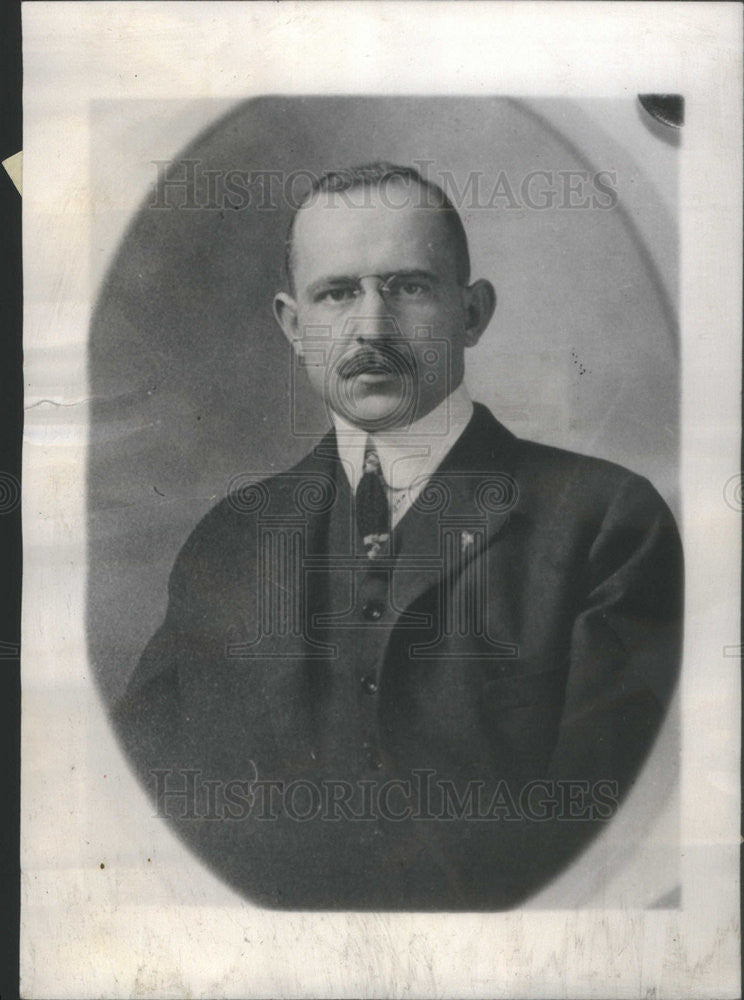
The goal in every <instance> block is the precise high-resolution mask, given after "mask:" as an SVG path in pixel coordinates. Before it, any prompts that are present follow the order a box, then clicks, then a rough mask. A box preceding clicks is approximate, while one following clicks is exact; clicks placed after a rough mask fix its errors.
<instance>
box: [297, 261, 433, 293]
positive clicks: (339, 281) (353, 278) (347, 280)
mask: <svg viewBox="0 0 744 1000" xmlns="http://www.w3.org/2000/svg"><path fill="white" fill-rule="evenodd" d="M393 275H395V276H396V277H400V278H428V279H429V280H430V281H436V282H438V281H440V280H441V279H440V278H439V275H437V274H434V272H433V271H427V270H426V269H424V268H420V267H417V268H404V269H402V270H400V271H383V272H382V274H377V275H374V277H377V278H381V279H382V280H383V282H384V281H388V280H389V279H390V278H392V277H393ZM362 277H364V278H367V277H370V275H366V274H365V275H362ZM359 280H360V276H359V275H358V274H357V275H355V274H329V275H327V276H325V277H323V278H318V279H317V280H316V281H313V282H311V284H309V285H308V286H307V288H306V290H305V292H306V294H307V295H313V294H314V293H315V292H317V291H319V290H320V289H321V288H327V287H328V286H329V285H355V284H357V283H358V282H359Z"/></svg>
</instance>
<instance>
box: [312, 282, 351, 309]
mask: <svg viewBox="0 0 744 1000" xmlns="http://www.w3.org/2000/svg"><path fill="white" fill-rule="evenodd" d="M356 294H357V290H356V288H355V287H354V286H353V285H332V286H331V287H330V288H322V289H321V290H320V291H319V292H318V293H317V295H316V296H315V301H316V302H333V303H335V304H340V303H342V302H351V301H352V299H354V298H355V297H356Z"/></svg>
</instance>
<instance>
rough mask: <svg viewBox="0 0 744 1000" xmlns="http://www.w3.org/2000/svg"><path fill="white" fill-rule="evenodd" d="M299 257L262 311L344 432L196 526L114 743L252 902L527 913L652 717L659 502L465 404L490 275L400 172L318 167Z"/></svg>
mask: <svg viewBox="0 0 744 1000" xmlns="http://www.w3.org/2000/svg"><path fill="white" fill-rule="evenodd" d="M287 265H288V281H289V287H288V290H287V291H284V292H280V293H279V294H278V295H277V296H276V298H275V302H274V310H275V315H276V318H277V321H278V323H279V325H280V327H281V329H282V330H283V332H284V334H285V335H286V337H287V338H288V340H289V341H290V343H291V345H292V348H293V350H295V351H296V352H297V354H298V356H299V359H300V361H301V363H302V365H303V367H304V368H305V370H306V371H307V374H308V376H309V378H310V381H311V383H312V384H313V386H314V387H315V389H316V390H317V391H318V392H319V393H321V394H322V396H323V398H324V400H325V401H326V404H327V406H328V411H329V417H330V420H331V421H332V429H331V431H329V433H328V434H327V435H326V437H325V438H324V439H323V440H322V441H321V443H320V444H319V445H318V446H317V447H316V448H315V449H314V450H313V452H312V453H311V454H310V455H308V456H307V457H306V458H305V459H304V460H303V461H302V462H300V463H299V464H298V465H297V466H295V467H294V468H293V469H291V470H289V471H288V472H287V473H283V474H280V475H278V476H275V477H273V478H270V479H268V480H264V481H261V482H255V483H254V482H248V483H247V484H246V485H245V487H244V488H242V489H238V490H236V491H235V492H234V493H232V494H231V495H230V496H228V497H227V498H226V500H224V501H223V502H222V503H220V504H219V505H218V506H217V507H216V508H215V509H214V510H212V511H211V512H210V513H209V514H208V515H207V516H206V517H205V518H204V519H203V521H202V522H201V523H200V524H199V525H198V526H197V528H196V529H195V531H194V532H193V534H192V535H191V537H190V538H189V540H188V541H187V543H186V545H185V546H184V548H183V550H182V551H181V553H180V555H179V557H178V559H177V561H176V564H175V567H174V570H173V573H172V575H171V580H170V585H169V604H168V611H167V614H166V619H165V622H164V624H163V626H162V627H161V629H160V630H159V631H158V632H157V634H156V635H155V636H154V638H153V639H152V641H151V642H150V644H149V645H148V647H147V650H146V651H145V653H144V655H143V657H142V660H141V662H140V665H139V668H138V670H137V672H136V674H135V677H134V678H133V681H132V683H131V684H130V687H129V690H128V692H127V695H126V697H125V699H124V702H123V703H122V705H121V706H120V708H119V712H118V719H119V723H120V725H121V731H122V734H123V736H124V738H125V740H126V742H127V744H128V746H129V747H130V749H131V752H132V754H133V755H134V757H135V760H136V761H137V764H138V767H139V768H140V770H141V771H142V772H143V775H144V776H145V779H146V780H147V781H148V784H149V785H150V786H151V787H154V788H155V791H156V794H157V796H158V802H159V806H160V807H161V808H162V809H163V811H164V812H165V813H166V814H168V815H171V816H172V817H173V818H174V819H176V820H177V822H178V827H179V830H180V832H181V833H182V834H183V835H184V836H185V837H186V838H187V839H188V840H189V842H190V843H191V844H192V846H193V847H194V848H195V849H196V850H197V851H198V852H199V853H200V854H201V855H202V856H204V857H205V858H206V859H207V860H208V861H209V862H210V864H211V865H212V866H213V867H214V869H215V870H216V871H217V872H218V873H219V874H221V875H222V876H223V877H225V878H226V879H227V880H228V881H229V882H230V883H231V884H232V885H234V886H236V887H238V888H240V889H241V890H242V891H244V892H247V893H248V894H250V895H252V896H253V897H254V898H256V899H258V900H260V901H262V902H264V903H268V904H269V905H274V906H286V907H292V908H307V907H310V908H318V907H325V908H341V909H345V908H409V909H423V908H434V909H476V908H498V907H504V906H512V905H515V904H516V903H518V902H519V901H520V900H522V899H524V898H525V897H526V896H528V895H529V894H530V893H531V892H534V891H535V890H536V889H537V888H539V886H541V885H542V884H544V883H545V881H546V880H547V879H549V878H550V877H551V876H553V875H554V874H555V873H556V872H557V871H559V870H560V868H561V867H562V866H563V865H565V864H566V863H567V862H568V861H569V860H570V859H571V858H572V857H574V856H575V855H576V853H577V852H578V851H579V849H580V848H581V847H582V846H583V845H584V844H585V843H586V842H587V840H588V838H589V837H590V836H592V835H593V834H594V833H595V832H596V831H597V829H599V828H601V826H602V824H603V823H604V822H605V821H606V820H607V818H608V817H609V816H611V815H612V812H613V811H614V809H615V807H616V806H617V804H618V802H619V801H620V800H621V799H622V797H623V795H624V794H625V793H626V792H627V790H628V788H629V787H630V785H631V784H632V782H633V780H634V778H635V776H636V774H637V772H638V768H639V767H640V765H641V763H642V762H643V760H644V758H645V756H646V754H647V752H648V750H649V748H650V746H651V744H652V742H653V740H654V737H655V734H656V732H657V730H658V726H659V724H660V721H661V719H662V718H663V714H664V709H665V707H666V705H667V703H668V700H669V697H670V693H671V690H672V688H673V685H674V681H675V677H676V672H677V665H678V656H679V623H680V615H681V575H682V574H681V554H680V547H679V541H678V536H677V532H676V529H675V526H674V523H673V520H672V517H671V515H670V513H669V511H668V510H667V508H666V506H665V505H664V503H663V501H662V500H661V498H660V497H659V496H658V494H657V493H656V492H655V490H654V489H653V487H652V486H651V485H650V484H649V483H648V482H647V481H646V480H644V479H641V478H640V477H638V476H636V475H634V474H632V473H631V472H628V471H627V470H625V469H622V468H620V467H619V466H616V465H613V464H610V463H608V462H604V461H601V460H598V459H590V458H586V457H584V456H580V455H576V454H572V453H569V452H565V451H560V450H558V449H554V448H549V447H545V446H540V445H537V444H533V443H530V442H527V441H521V440H519V439H517V438H516V437H514V435H512V434H511V433H510V432H509V431H508V430H507V429H506V428H505V427H503V426H502V425H501V424H499V423H498V421H497V420H496V419H495V418H494V417H493V416H492V414H491V413H490V412H489V411H488V410H487V409H486V408H485V407H483V406H482V405H480V404H477V403H475V404H474V403H473V402H472V401H471V400H470V398H469V396H468V394H467V391H466V389H465V386H464V381H463V376H464V369H465V350H466V348H468V347H472V346H473V345H475V344H476V343H477V342H478V340H479V338H480V337H481V335H482V334H483V333H484V331H485V330H486V328H487V326H488V324H489V322H490V320H491V317H492V315H493V312H494V308H495V302H496V296H495V293H494V290H493V288H492V286H491V285H490V284H489V283H488V282H487V281H484V280H479V281H475V282H472V283H471V281H470V263H469V255H468V247H467V240H466V236H465V233H464V230H463V227H462V223H461V221H460V219H459V216H458V214H457V212H456V211H455V209H454V208H453V206H452V205H451V204H450V203H449V201H448V200H447V198H446V196H445V195H444V193H443V192H442V191H441V190H440V189H439V188H438V187H436V185H433V184H431V183H430V182H427V181H425V180H424V179H423V178H422V177H421V176H420V175H419V174H418V173H417V172H416V171H415V170H413V169H411V168H406V167H397V166H393V165H390V164H373V165H371V166H367V167H361V168H353V169H351V170H347V171H341V172H334V173H331V174H327V175H324V177H322V178H321V179H320V181H319V182H318V183H317V184H316V185H315V186H314V188H313V190H312V191H311V192H310V194H309V195H308V197H307V199H306V200H305V202H304V203H303V205H302V206H301V207H300V209H299V210H298V211H297V212H296V214H295V216H294V218H293V220H292V226H291V229H290V234H289V239H288V257H287ZM259 793H260V794H259ZM169 806H172V808H169Z"/></svg>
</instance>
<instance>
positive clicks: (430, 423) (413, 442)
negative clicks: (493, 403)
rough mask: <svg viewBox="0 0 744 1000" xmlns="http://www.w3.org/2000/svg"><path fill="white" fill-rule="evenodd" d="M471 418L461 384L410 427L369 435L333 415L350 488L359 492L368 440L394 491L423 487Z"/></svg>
mask: <svg viewBox="0 0 744 1000" xmlns="http://www.w3.org/2000/svg"><path fill="white" fill-rule="evenodd" d="M472 414H473V403H472V400H471V399H470V396H469V395H468V391H467V389H466V388H465V385H464V384H463V383H462V382H461V383H460V385H459V386H458V387H457V389H455V390H454V391H453V392H451V393H450V395H449V396H447V398H446V399H444V400H443V401H442V402H441V403H440V404H439V406H437V407H436V408H435V409H433V410H432V411H431V412H430V413H427V414H426V415H425V416H423V417H421V418H420V419H419V420H416V421H415V422H414V423H412V424H410V425H409V426H408V427H396V428H393V429H392V430H389V431H383V432H381V433H377V434H368V433H367V431H365V430H362V429H361V428H359V427H355V426H354V424H351V423H349V421H348V420H346V419H345V418H344V417H341V416H339V415H338V414H337V413H335V412H332V413H331V416H332V419H333V423H334V426H335V428H336V440H337V442H338V454H339V458H340V459H341V461H342V463H343V466H344V469H345V471H346V475H347V477H348V479H349V482H350V484H351V488H352V489H353V490H356V487H357V483H358V482H359V480H360V479H361V477H362V470H363V466H364V452H365V447H366V443H367V438H368V437H370V438H371V439H372V443H373V445H374V447H375V450H376V451H377V454H378V455H379V456H380V466H381V468H382V474H383V476H384V477H385V482H386V483H387V484H388V486H389V487H390V488H391V489H393V490H407V489H408V488H409V487H410V486H412V485H413V484H416V483H418V482H420V483H421V484H423V482H424V481H425V480H426V479H428V477H429V476H431V475H432V473H433V472H435V471H436V469H437V468H438V467H439V465H440V464H441V462H442V459H443V458H444V457H445V455H446V454H447V452H448V451H449V450H450V449H451V448H452V446H453V444H454V443H455V442H456V441H457V439H458V438H459V437H460V435H461V434H462V432H463V431H464V430H465V428H466V426H467V425H468V423H469V421H470V418H471V416H472Z"/></svg>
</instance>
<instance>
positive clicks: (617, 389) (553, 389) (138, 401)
mask: <svg viewBox="0 0 744 1000" xmlns="http://www.w3.org/2000/svg"><path fill="white" fill-rule="evenodd" d="M633 101H634V98H633V97H632V96H629V97H628V103H629V104H630V103H632V102H633ZM620 103H621V102H617V101H608V102H599V101H598V102H588V104H586V103H585V105H584V106H583V107H582V106H578V105H576V104H573V103H570V102H566V101H558V100H555V101H553V100H545V101H540V102H535V101H530V102H521V101H515V100H507V99H504V98H498V99H497V98H447V99H443V98H418V97H417V98H343V97H338V98H328V97H322V98H283V97H267V98H261V99H258V100H251V101H247V102H246V103H245V104H243V105H241V106H240V107H239V108H238V109H237V110H233V111H231V112H230V113H229V114H228V115H227V116H223V117H220V113H221V110H222V109H221V107H220V105H218V104H217V103H216V104H215V119H216V124H215V125H214V126H213V127H212V128H211V129H210V130H209V131H208V132H206V133H204V134H202V135H201V136H199V137H198V138H197V139H196V140H195V141H194V142H193V144H192V145H191V146H190V147H189V149H188V150H185V151H184V152H183V153H182V154H181V158H190V159H196V160H199V161H201V163H202V166H203V168H205V169H210V170H211V169H214V170H220V169H224V170H231V169H239V170H247V171H257V170H283V171H286V172H289V171H292V170H297V169H300V168H302V169H305V170H309V171H311V172H313V173H316V174H317V173H319V172H321V171H322V170H324V169H328V168H330V167H337V166H344V165H349V164H354V163H359V162H365V161H369V160H373V159H388V160H392V161H394V162H399V163H410V162H411V161H413V160H433V161H434V164H433V165H432V167H431V168H430V172H429V175H430V176H431V178H432V179H434V180H437V179H438V178H437V174H438V172H440V171H452V173H453V174H454V175H455V177H456V178H457V181H458V184H459V186H460V187H461V188H462V187H463V186H464V185H465V183H466V179H467V177H468V174H469V172H470V171H480V172H481V173H482V174H483V175H484V179H483V190H484V191H486V192H488V193H490V191H491V190H492V187H493V184H494V182H495V179H496V176H497V175H498V174H499V172H500V171H504V172H505V174H506V176H507V177H508V179H509V181H510V184H511V186H512V188H513V189H514V190H515V192H516V194H517V197H519V184H520V182H521V180H522V178H523V177H524V176H525V174H527V173H528V172H529V171H531V170H538V169H539V170H547V171H551V172H554V173H555V172H557V171H561V170H582V169H583V170H589V171H591V172H594V171H597V170H614V171H616V175H617V186H616V190H617V194H618V203H617V205H616V206H615V207H614V208H613V209H611V210H601V209H577V208H574V209H570V208H568V209H567V208H561V207H555V208H552V209H545V210H535V209H531V208H528V207H520V208H508V207H505V200H504V199H502V200H501V201H500V202H499V207H495V208H488V209H476V208H473V209H472V210H470V209H469V208H468V207H465V208H464V209H463V211H462V215H463V219H464V223H465V227H466V231H467V233H468V237H469V241H470V245H471V254H472V260H473V275H474V277H480V276H483V277H487V278H489V279H490V280H491V281H492V282H493V283H494V285H495V287H496V290H497V293H498V296H499V305H498V309H497V313H496V317H495V318H494V320H493V322H492V324H491V327H490V328H489V330H488V331H487V332H486V334H485V335H484V337H483V340H482V342H481V344H480V345H479V346H478V347H477V348H475V349H473V350H472V351H470V352H468V374H467V383H468V386H469V388H470V391H471V394H472V395H473V397H474V398H475V399H478V400H480V401H481V402H483V403H485V404H487V405H488V406H490V408H491V409H492V410H493V411H494V413H495V414H496V416H497V417H499V418H500V419H501V420H503V422H504V423H506V424H507V426H509V427H510V428H511V429H512V430H513V431H515V433H517V434H519V435H522V436H526V437H531V438H533V439H537V440H541V441H545V442H547V443H551V444H555V445H559V446H562V447H567V448H572V449H574V450H577V451H582V452H585V453H589V454H595V455H600V456H602V457H604V458H609V459H612V460H614V461H618V462H620V463H622V464H624V465H627V466H629V467H631V468H632V469H634V470H635V471H637V472H640V473H642V474H644V475H647V476H649V478H651V480H652V481H653V482H654V483H655V485H656V486H657V487H658V488H659V489H660V491H661V492H662V494H663V495H664V496H665V497H666V498H667V500H668V501H669V502H670V503H671V505H672V507H673V509H676V506H677V502H676V470H677V446H678V409H679V393H678V361H677V356H678V344H677V325H676V312H675V305H676V274H677V243H676V223H675V219H674V218H673V215H672V214H671V213H670V211H669V205H670V203H671V204H672V205H674V204H675V202H676V164H675V163H674V159H673V157H672V158H670V153H669V148H668V147H670V146H671V145H672V135H671V133H670V134H669V135H667V136H665V135H664V134H663V133H662V132H660V130H659V127H658V126H656V125H654V124H653V123H651V122H650V121H649V122H646V121H645V120H644V114H645V112H642V111H640V109H638V110H637V111H636V110H634V112H633V115H632V117H629V116H628V114H627V110H628V109H627V108H625V109H623V108H619V107H618V105H619V104H620ZM118 110H119V111H120V110H121V109H118ZM99 112H100V113H108V114H111V113H117V109H116V108H111V107H109V108H107V109H99ZM621 112H625V113H621ZM163 120H164V127H166V126H167V105H166V106H164V107H163ZM618 121H620V122H628V121H632V122H633V123H634V124H633V126H631V127H626V128H625V130H624V134H619V133H618V128H617V127H616V125H617V122H618ZM603 123H605V124H603ZM634 128H636V129H638V130H639V134H641V133H642V132H643V130H646V129H647V134H651V135H652V136H653V141H654V142H656V143H658V148H659V162H663V163H664V171H663V173H662V175H661V177H659V169H658V162H643V160H642V159H641V160H640V161H639V159H638V158H637V151H636V149H635V148H634V145H633V136H634V132H633V129H634ZM665 146H666V147H667V148H666V149H665ZM638 148H643V149H648V146H647V145H645V144H639V147H638ZM670 165H671V169H670ZM95 167H96V159H95V154H94V155H93V171H94V175H95ZM175 169H176V170H177V169H178V168H175ZM654 174H656V177H655V178H654V177H653V175H654ZM154 177H155V171H154V169H153V178H154ZM660 184H661V185H662V187H660ZM151 201H152V197H148V199H147V200H146V202H145V204H144V205H143V206H142V208H141V210H140V212H139V213H138V214H137V216H136V218H135V220H134V221H133V223H132V225H131V227H130V228H129V230H128V232H127V234H126V235H125V237H124V240H123V241H122V245H121V247H120V249H119V252H118V254H117V255H116V257H115V259H114V262H113V264H112V266H111V268H110V270H109V273H108V275H107V277H106V280H105V282H104V284H103V286H102V289H101V293H100V296H99V300H98V303H97V307H96V310H95V314H94V318H93V322H92V327H91V335H90V354H89V377H90V388H91V392H90V395H91V398H92V404H91V436H90V452H89V470H88V471H89V490H88V501H89V595H88V635H89V644H90V651H91V659H92V662H93V663H94V665H95V669H96V674H97V677H98V679H99V682H100V684H101V688H102V693H103V694H104V697H105V698H106V699H107V700H111V699H113V698H115V697H116V696H118V695H119V694H120V693H121V692H122V690H123V688H124V686H125V684H126V682H127V680H128V678H129V676H130V675H131V672H132V670H133V669H134V667H135V665H136V662H137V659H138V657H139V655H140V653H141V651H142V649H143V647H144V645H145V643H146V642H147V640H148V638H149V636H150V635H151V633H152V632H153V631H154V630H155V628H157V626H158V624H159V622H160V621H161V619H162V616H163V613H164V610H165V601H166V584H167V578H168V574H169V572H170V568H171V566H172V563H173V560H174V558H175V555H176V554H177V552H178V550H179V548H180V546H181V545H182V544H183V542H184V541H185V540H186V538H187V537H188V535H189V533H190V531H191V529H192V528H193V527H194V525H195V524H196V522H197V521H198V520H199V518H200V517H201V515H202V514H203V513H205V512H206V511H207V510H208V509H209V508H210V507H211V506H213V504H214V503H215V502H216V501H217V500H218V499H219V498H221V497H222V496H224V494H225V492H226V489H227V486H228V483H229V482H230V480H231V479H232V478H233V477H235V476H237V475H240V474H243V473H260V474H269V473H271V472H272V471H276V470H280V469H282V468H286V467H287V466H289V465H291V464H292V463H293V462H295V461H296V460H297V459H299V458H300V457H301V456H302V455H303V454H305V453H306V452H307V451H308V450H309V447H310V446H311V444H312V435H313V434H315V433H317V436H320V434H321V433H322V432H323V430H324V428H325V425H326V420H325V415H324V412H323V408H322V406H320V405H319V403H318V402H317V401H316V400H315V399H314V397H313V396H312V395H311V392H310V389H309V386H308V384H307V383H306V382H305V381H304V377H302V376H301V377H300V378H298V379H294V378H292V377H291V366H292V359H291V357H290V351H289V348H288V346H287V344H286V342H285V341H284V339H283V337H282V335H281V333H280V332H279V330H278V328H276V326H275V323H274V320H273V318H272V315H271V299H272V296H273V293H274V291H275V290H276V289H278V288H279V287H280V286H282V285H283V284H284V278H283V270H282V262H283V241H284V235H285V231H286V227H287V223H288V221H289V216H290V209H289V207H288V206H287V205H285V204H282V203H281V200H280V202H279V204H278V205H277V208H276V209H274V210H270V211H256V210H254V209H253V208H248V209H243V210H231V209H230V208H229V207H225V208H224V209H221V210H220V209H212V210H174V211H165V210H162V209H154V208H151V207H148V206H149V204H150V202H151ZM298 413H299V414H301V415H302V420H301V423H302V428H303V432H304V433H303V434H299V435H298V434H296V433H293V430H292V428H293V426H294V427H296V426H297V414H298ZM306 434H309V435H311V436H310V437H308V436H306Z"/></svg>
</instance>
